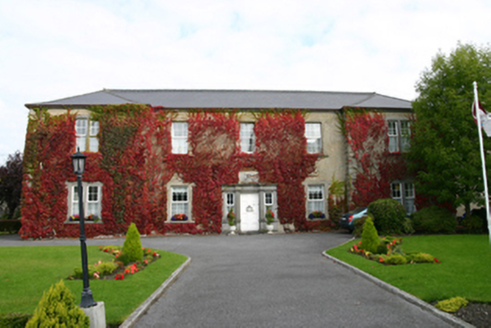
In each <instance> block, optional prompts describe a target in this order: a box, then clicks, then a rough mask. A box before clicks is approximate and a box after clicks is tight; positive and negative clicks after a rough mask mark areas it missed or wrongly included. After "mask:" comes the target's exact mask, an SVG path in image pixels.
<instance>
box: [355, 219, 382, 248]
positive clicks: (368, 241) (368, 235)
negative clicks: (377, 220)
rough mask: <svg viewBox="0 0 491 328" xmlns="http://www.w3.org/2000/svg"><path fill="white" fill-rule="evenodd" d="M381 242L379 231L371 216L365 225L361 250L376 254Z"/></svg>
mask: <svg viewBox="0 0 491 328" xmlns="http://www.w3.org/2000/svg"><path fill="white" fill-rule="evenodd" d="M379 244H380V240H379V237H378V233H377V229H376V228H375V225H374V224H373V221H372V218H371V217H370V216H369V217H368V218H367V219H366V221H365V224H364V225H363V232H362V233H361V245H360V246H361V248H362V249H364V250H365V251H368V252H370V253H376V252H377V248H378V245H379Z"/></svg>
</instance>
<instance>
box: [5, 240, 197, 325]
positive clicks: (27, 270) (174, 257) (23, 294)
mask: <svg viewBox="0 0 491 328" xmlns="http://www.w3.org/2000/svg"><path fill="white" fill-rule="evenodd" d="M157 252H158V253H159V254H160V255H161V258H160V259H159V260H157V261H155V262H153V263H152V264H151V265H149V266H148V267H147V268H145V270H142V271H140V272H138V273H137V274H135V275H128V276H126V278H125V280H122V281H121V280H91V281H90V289H91V290H92V294H93V296H94V300H95V301H103V302H104V306H105V309H106V322H107V324H108V325H118V324H120V323H122V322H123V321H124V320H125V319H126V318H127V317H128V316H129V315H130V314H131V313H132V312H133V311H134V310H135V309H136V308H137V307H138V306H139V305H140V304H141V303H143V301H145V300H146V299H147V298H148V297H149V296H150V295H151V294H152V293H153V292H154V291H155V290H156V289H157V288H158V287H159V286H160V285H161V284H162V283H163V282H164V281H165V280H166V279H167V278H168V277H169V276H170V275H171V274H172V273H173V272H174V271H175V270H176V269H177V268H179V267H180V266H181V264H183V263H184V262H185V261H186V260H187V257H186V256H184V255H180V254H175V253H171V252H166V251H157ZM87 253H88V262H89V264H91V263H95V262H97V261H99V260H102V261H110V260H112V259H113V258H114V257H113V256H112V255H109V254H107V253H104V252H100V251H99V249H98V247H97V246H88V247H87ZM0 259H2V265H1V266H0V295H2V297H1V298H0V313H13V312H19V313H31V314H32V313H34V309H35V308H36V306H37V304H38V303H39V300H40V299H41V297H42V295H43V292H44V291H46V290H48V289H49V287H50V286H51V285H53V284H55V283H57V282H58V281H60V280H61V279H65V278H67V277H68V276H69V275H70V274H71V273H72V272H73V269H74V268H75V267H80V266H81V256H80V247H79V246H40V247H38V246H36V247H26V246H23V247H1V248H0ZM64 282H65V285H66V286H67V287H68V288H70V290H71V291H72V292H73V294H74V295H75V297H76V302H77V304H78V303H80V298H81V293H82V288H83V284H82V281H81V280H65V281H64Z"/></svg>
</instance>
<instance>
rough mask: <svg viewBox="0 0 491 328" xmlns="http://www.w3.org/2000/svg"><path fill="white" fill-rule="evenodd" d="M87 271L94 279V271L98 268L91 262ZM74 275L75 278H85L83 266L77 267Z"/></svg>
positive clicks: (90, 277)
mask: <svg viewBox="0 0 491 328" xmlns="http://www.w3.org/2000/svg"><path fill="white" fill-rule="evenodd" d="M87 271H88V275H89V279H93V278H94V273H95V272H97V269H96V267H95V266H93V265H92V264H89V265H88V266H87ZM72 276H73V277H74V278H77V279H83V277H84V272H83V270H82V268H75V269H73V274H72Z"/></svg>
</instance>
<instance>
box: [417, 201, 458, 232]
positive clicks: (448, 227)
mask: <svg viewBox="0 0 491 328" xmlns="http://www.w3.org/2000/svg"><path fill="white" fill-rule="evenodd" d="M413 225H414V229H415V230H416V231H417V232H422V233H452V232H454V231H455V229H456V228H457V220H456V219H455V217H454V216H453V214H452V213H450V211H448V210H447V209H446V208H443V207H438V206H430V207H425V208H423V209H421V210H419V211H417V212H415V213H413Z"/></svg>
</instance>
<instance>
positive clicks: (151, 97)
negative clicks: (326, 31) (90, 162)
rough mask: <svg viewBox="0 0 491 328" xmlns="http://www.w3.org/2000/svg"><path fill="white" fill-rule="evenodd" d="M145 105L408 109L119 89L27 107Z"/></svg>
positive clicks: (356, 97) (392, 104) (292, 96)
mask: <svg viewBox="0 0 491 328" xmlns="http://www.w3.org/2000/svg"><path fill="white" fill-rule="evenodd" d="M126 103H137V104H147V105H151V106H162V107H166V108H173V109H180V108H244V109H259V108H298V109H308V110H339V109H342V108H343V107H364V108H377V109H398V110H410V109H411V102H410V101H407V100H403V99H398V98H393V97H388V96H384V95H380V94H378V93H374V92H371V93H364V92H323V91H266V90H121V89H103V90H101V91H96V92H92V93H87V94H83V95H79V96H73V97H68V98H63V99H58V100H53V101H47V102H41V103H31V104H26V107H28V108H34V107H47V108H70V107H74V108H78V107H87V106H90V105H110V104H113V105H117V104H126Z"/></svg>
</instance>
